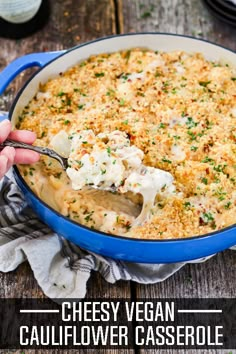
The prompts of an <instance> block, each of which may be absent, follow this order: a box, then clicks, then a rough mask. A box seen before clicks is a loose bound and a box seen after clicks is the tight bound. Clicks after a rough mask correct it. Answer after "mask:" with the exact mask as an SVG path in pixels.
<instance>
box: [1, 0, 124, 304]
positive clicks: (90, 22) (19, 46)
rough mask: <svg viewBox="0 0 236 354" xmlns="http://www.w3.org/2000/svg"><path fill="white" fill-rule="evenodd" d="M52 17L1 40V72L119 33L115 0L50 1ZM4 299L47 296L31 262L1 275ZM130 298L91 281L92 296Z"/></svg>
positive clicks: (4, 103) (7, 99)
mask: <svg viewBox="0 0 236 354" xmlns="http://www.w3.org/2000/svg"><path fill="white" fill-rule="evenodd" d="M50 5H51V18H50V21H49V22H48V24H47V25H46V26H45V27H44V28H43V29H42V30H41V31H39V32H37V33H35V34H33V35H31V36H30V37H27V38H25V39H22V40H8V39H3V38H0V46H1V55H0V70H1V69H2V68H4V66H6V65H7V64H8V63H9V62H11V61H12V60H13V59H15V58H16V57H19V56H21V55H24V54H26V53H30V52H41V51H50V50H59V49H62V48H69V47H71V46H74V45H76V44H78V43H82V42H84V41H88V40H92V39H94V38H97V37H102V36H104V35H110V34H113V33H115V30H116V25H115V8H114V2H113V1H112V0H102V1H99V2H97V1H94V0H89V1H72V0H66V1H64V0H60V1H52V0H51V1H50ZM28 75H29V73H26V74H25V73H23V74H21V75H20V77H19V78H18V79H16V80H15V81H14V82H13V83H12V84H11V86H10V87H9V89H8V90H7V93H6V94H5V95H4V96H2V97H1V98H0V110H8V109H9V107H10V104H11V102H12V100H13V97H14V96H15V93H16V91H17V90H18V89H19V88H20V87H21V85H22V83H23V82H24V81H25V79H26V78H27V76H28ZM0 282H1V285H2V286H1V287H0V297H42V296H43V293H42V291H41V289H40V288H39V286H38V285H37V282H36V280H35V279H34V277H33V274H32V271H31V270H30V267H29V265H28V264H27V263H25V264H23V265H21V266H20V267H19V268H18V269H17V270H16V271H15V272H12V273H8V274H0ZM105 295H106V296H107V297H114V298H116V297H119V296H123V297H127V296H130V293H129V284H128V283H124V282H123V283H122V282H121V283H119V285H118V286H114V285H111V284H108V283H107V282H105V281H104V280H103V279H102V278H101V276H99V275H97V276H96V275H94V274H93V276H92V279H91V280H90V281H89V282H88V295H87V296H88V297H90V298H91V297H103V296H105Z"/></svg>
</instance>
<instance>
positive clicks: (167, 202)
mask: <svg viewBox="0 0 236 354" xmlns="http://www.w3.org/2000/svg"><path fill="white" fill-rule="evenodd" d="M235 122H236V72H235V69H234V68H232V67H230V65H228V64H221V63H217V62H211V61H207V60H206V59H205V58H204V57H203V56H202V55H201V54H199V53H194V54H189V53H186V52H181V51H175V52H169V53H166V52H154V51H151V50H141V49H138V48H137V49H132V50H129V51H122V52H115V53H112V54H100V55H95V56H92V57H90V58H89V59H88V60H86V61H84V62H81V63H79V64H78V65H77V66H74V67H72V68H70V69H69V70H67V71H66V72H63V73H60V74H59V75H58V77H56V78H54V79H50V80H49V81H48V82H47V83H46V84H44V85H41V87H40V88H39V91H38V93H37V94H36V96H35V97H34V98H33V99H32V100H31V101H30V102H29V104H28V105H27V106H26V107H25V108H24V110H23V111H22V112H21V115H20V116H19V118H18V124H17V128H19V129H29V130H32V131H34V132H35V133H36V134H37V140H36V142H35V145H39V146H49V147H53V148H55V149H57V148H58V151H59V152H60V153H61V154H64V156H70V157H69V164H70V163H71V164H70V166H69V169H68V171H67V172H68V174H67V173H66V172H65V171H63V170H62V168H61V166H60V165H59V163H58V162H56V161H54V160H52V159H50V158H48V157H45V156H42V157H41V159H40V161H39V162H38V163H37V164H35V165H34V166H20V171H21V173H22V175H23V176H24V178H25V180H26V182H27V183H28V185H29V186H30V188H31V189H32V190H33V191H34V192H35V193H36V194H37V195H38V196H39V197H40V198H41V199H42V200H43V201H44V202H46V203H47V204H49V205H50V206H51V207H52V208H54V209H56V210H57V211H59V212H60V213H61V214H63V215H64V216H67V217H69V218H70V219H72V220H73V221H75V222H78V223H80V224H83V225H85V226H87V227H89V228H92V229H96V230H100V231H104V232H106V233H110V234H116V235H123V236H127V237H136V238H144V239H172V238H183V237H190V236H196V235H203V234H206V233H209V232H212V231H215V230H220V229H222V228H225V227H227V226H229V225H232V224H233V223H235V218H236V191H235V185H236V123H235ZM55 136H57V139H55ZM58 136H59V139H58ZM98 137H100V141H98V140H97V139H98ZM65 139H66V140H65ZM116 139H118V140H119V139H121V140H122V139H123V140H122V141H123V145H122V148H123V149H125V150H122V151H120V150H119V144H118V145H117V140H116ZM65 141H67V142H68V141H69V142H70V145H69V144H67V143H66V142H65ZM58 145H59V146H58ZM71 146H72V147H71ZM69 147H70V148H69ZM68 149H70V150H68ZM96 149H102V153H103V158H102V160H101V161H100V162H99V161H98V159H96ZM75 151H76V154H77V155H76V154H75ZM130 154H131V155H130ZM132 154H133V155H132ZM74 155H76V156H74ZM78 156H79V157H78ZM127 156H128V157H127ZM130 156H132V159H131V157H130ZM72 157H74V158H73V160H72ZM119 158H122V159H123V160H122V161H123V162H122V164H120V161H119ZM94 161H95V165H96V169H97V170H96V171H97V172H96V181H97V182H96V183H98V185H99V183H104V184H105V185H106V178H107V176H106V174H109V176H113V178H114V184H116V186H118V188H119V190H118V191H119V192H122V198H120V195H118V194H116V193H112V192H109V191H100V190H95V189H91V188H89V187H88V186H87V185H89V184H90V183H92V182H91V181H94V179H91V178H92V177H91V176H92V172H91V169H90V165H91V163H92V164H94ZM135 164H136V165H137V166H139V167H140V166H141V167H140V170H139V172H140V171H141V175H142V171H145V172H144V174H145V173H147V174H148V176H149V177H150V176H151V177H152V178H151V177H150V178H149V181H150V182H149V192H148V193H149V197H150V198H151V197H152V199H153V204H152V205H151V210H150V213H149V215H148V218H146V219H143V220H142V222H141V223H137V222H135V220H136V218H137V216H138V215H139V214H140V210H141V205H142V204H143V202H144V199H145V196H144V194H143V193H142V190H141V189H142V188H146V187H144V185H143V183H144V184H145V183H146V181H144V179H143V176H141V175H140V174H139V175H138V174H136V175H135V180H134V179H133V177H130V178H129V177H128V178H129V183H126V180H125V179H124V178H122V176H123V175H122V174H121V171H123V172H122V173H124V171H125V169H126V170H127V169H133V168H134V166H136V165H135ZM142 166H143V167H144V166H145V168H144V169H143V167H142ZM135 171H136V170H135ZM135 171H134V173H136V172H135ZM157 171H160V173H162V176H163V178H164V182H163V180H162V183H159V184H158V183H157V184H156V185H155V181H154V177H153V176H154V175H155V173H157ZM78 172H80V176H81V175H82V176H83V181H87V182H86V183H85V182H81V181H80V182H78V181H77V182H78V183H77V182H76V176H77V174H78ZM159 175H160V174H159ZM68 176H69V177H70V178H69V177H68ZM132 176H133V175H132ZM128 178H127V180H128ZM165 181H166V182H165ZM72 187H73V188H72ZM150 190H151V191H152V192H151V194H152V196H151V194H150ZM132 208H133V209H132ZM131 210H133V212H131ZM142 212H143V210H142ZM141 214H142V213H141ZM138 218H139V217H138Z"/></svg>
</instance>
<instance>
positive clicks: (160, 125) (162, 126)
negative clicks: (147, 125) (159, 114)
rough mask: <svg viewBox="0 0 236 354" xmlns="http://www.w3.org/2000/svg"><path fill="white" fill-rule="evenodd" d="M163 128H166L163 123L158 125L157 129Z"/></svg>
mask: <svg viewBox="0 0 236 354" xmlns="http://www.w3.org/2000/svg"><path fill="white" fill-rule="evenodd" d="M165 127H166V125H165V123H160V124H159V126H158V128H160V129H164V128H165Z"/></svg>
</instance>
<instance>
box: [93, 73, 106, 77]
mask: <svg viewBox="0 0 236 354" xmlns="http://www.w3.org/2000/svg"><path fill="white" fill-rule="evenodd" d="M103 76H105V74H104V73H95V77H103Z"/></svg>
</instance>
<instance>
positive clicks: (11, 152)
mask: <svg viewBox="0 0 236 354" xmlns="http://www.w3.org/2000/svg"><path fill="white" fill-rule="evenodd" d="M0 155H1V156H5V157H6V158H7V169H9V168H10V167H11V166H12V165H13V163H14V159H15V155H16V151H15V149H14V148H13V147H10V146H7V147H5V148H4V149H3V150H2V151H1V153H0Z"/></svg>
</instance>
